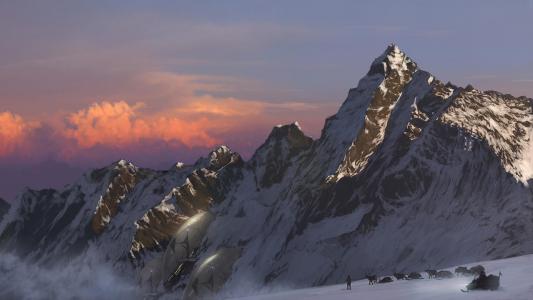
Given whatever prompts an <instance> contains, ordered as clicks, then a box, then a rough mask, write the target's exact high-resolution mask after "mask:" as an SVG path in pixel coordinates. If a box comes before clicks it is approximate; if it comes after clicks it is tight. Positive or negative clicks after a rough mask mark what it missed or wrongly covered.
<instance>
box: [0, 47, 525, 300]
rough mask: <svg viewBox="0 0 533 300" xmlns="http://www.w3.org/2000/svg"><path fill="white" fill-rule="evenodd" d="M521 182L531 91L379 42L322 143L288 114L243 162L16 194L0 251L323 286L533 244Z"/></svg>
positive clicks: (221, 281)
mask: <svg viewBox="0 0 533 300" xmlns="http://www.w3.org/2000/svg"><path fill="white" fill-rule="evenodd" d="M532 178H533V100H532V99H528V98H525V97H513V96H510V95H505V94H501V93H498V92H494V91H480V90H476V89H474V88H473V87H471V86H468V87H466V88H461V87H457V86H455V85H453V84H451V83H447V84H445V83H443V82H441V81H439V80H438V79H436V78H435V77H434V76H433V75H431V74H430V73H428V72H426V71H423V70H421V69H419V67H418V65H417V64H416V63H415V62H414V61H413V60H411V59H410V58H409V57H408V56H407V55H406V54H405V53H403V52H402V51H401V50H400V49H399V48H398V47H397V46H395V45H391V46H389V47H388V48H387V49H386V51H385V52H384V53H383V54H382V55H381V56H379V57H378V58H376V59H375V60H374V62H373V63H372V64H371V67H370V70H369V72H368V73H367V74H366V76H364V77H363V78H362V79H361V80H360V81H359V84H358V86H357V87H356V88H353V89H351V90H350V91H349V93H348V97H347V99H346V101H344V103H343V104H342V106H341V107H340V109H339V111H338V112H337V114H335V115H334V116H331V117H330V118H328V119H327V120H326V122H325V126H324V129H323V130H322V134H321V136H320V138H319V139H317V140H312V139H311V138H309V137H307V136H306V135H305V134H304V133H303V132H302V129H301V128H300V126H299V125H298V123H293V124H289V125H284V126H276V127H274V128H273V130H272V132H271V133H270V135H269V136H268V137H267V139H266V141H265V142H264V144H263V145H261V146H260V147H259V148H258V149H257V151H256V152H255V154H254V155H253V156H252V158H251V159H250V160H249V161H244V160H243V159H242V158H241V157H240V156H239V154H237V153H235V152H233V151H232V150H230V149H229V148H228V147H226V146H221V147H218V148H216V149H214V150H213V151H212V152H211V153H209V155H208V156H207V157H206V158H201V159H199V160H198V161H197V162H196V163H195V164H194V165H191V166H185V165H183V164H182V163H178V164H176V166H174V167H173V168H171V169H170V170H166V171H154V170H149V169H143V168H139V167H137V166H134V165H132V164H131V163H128V162H126V161H119V162H117V163H115V164H112V165H111V166H109V167H106V168H103V169H99V170H95V171H92V172H89V173H87V174H85V175H84V176H83V177H82V178H80V179H79V180H77V181H76V182H75V183H73V184H71V185H69V186H67V187H66V188H65V189H64V190H61V191H56V190H41V191H34V190H26V191H24V192H23V193H22V194H21V195H20V196H19V197H18V198H17V199H15V201H13V205H12V207H11V208H10V209H9V212H7V213H6V214H5V216H4V218H3V220H2V221H1V223H0V248H1V249H3V250H4V251H11V252H15V253H17V254H18V255H19V256H21V257H22V258H23V259H24V260H26V261H31V262H34V263H37V264H54V263H58V261H59V262H61V261H70V260H76V261H80V262H83V263H90V264H95V263H100V264H105V265H108V266H111V267H112V268H113V269H114V270H115V272H116V273H117V274H119V276H123V277H127V278H130V279H132V280H135V281H136V282H139V285H140V286H142V287H143V288H144V289H145V290H147V291H152V292H154V290H157V291H158V292H163V291H165V292H166V293H171V294H173V295H174V294H176V295H183V296H184V298H187V299H196V298H203V297H208V296H210V295H213V294H214V293H217V292H219V291H220V290H221V289H223V290H224V291H225V292H226V293H229V292H231V293H233V295H241V294H246V293H247V292H248V291H252V290H257V289H258V288H262V287H264V286H267V287H268V286H276V285H284V286H287V285H289V286H311V285H322V284H327V283H333V282H338V281H341V280H342V279H343V278H344V277H345V276H346V274H347V273H349V274H352V277H354V278H361V277H362V276H363V275H364V274H365V273H370V272H371V273H377V274H389V273H391V271H394V270H397V271H401V270H404V271H407V270H420V269H424V268H427V267H428V266H431V267H433V268H442V267H447V266H452V265H456V264H461V263H467V262H472V261H480V260H487V259H496V258H503V257H508V256H516V255H522V254H528V253H533V240H531V236H532V235H533V188H532V187H531V184H533V179H532ZM0 215H1V214H0Z"/></svg>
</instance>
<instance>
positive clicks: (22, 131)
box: [0, 112, 36, 156]
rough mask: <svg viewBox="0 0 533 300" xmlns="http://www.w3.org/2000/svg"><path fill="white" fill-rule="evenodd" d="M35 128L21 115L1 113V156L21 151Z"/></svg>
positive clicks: (33, 124) (34, 125)
mask: <svg viewBox="0 0 533 300" xmlns="http://www.w3.org/2000/svg"><path fill="white" fill-rule="evenodd" d="M35 127H36V124H35V123H31V122H27V121H25V120H24V119H23V118H22V117H21V116H19V115H16V114H13V113H11V112H2V113H0V156H5V155H7V154H11V153H13V152H15V151H17V150H21V148H23V147H24V146H25V143H26V140H27V138H28V135H29V134H30V133H31V131H32V130H33V129H34V128H35Z"/></svg>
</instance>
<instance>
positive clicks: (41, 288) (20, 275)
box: [0, 253, 142, 300]
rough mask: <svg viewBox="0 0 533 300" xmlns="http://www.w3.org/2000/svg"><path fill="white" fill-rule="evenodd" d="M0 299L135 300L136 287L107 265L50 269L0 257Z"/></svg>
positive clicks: (83, 265)
mask: <svg viewBox="0 0 533 300" xmlns="http://www.w3.org/2000/svg"><path fill="white" fill-rule="evenodd" d="M0 273H1V274H2V276H0V299H21V300H30V299H80V300H85V299H87V300H89V299H137V298H140V297H141V295H142V294H141V293H140V290H139V288H138V287H137V286H136V285H135V283H133V282H128V281H126V279H124V278H123V277H119V276H118V275H116V274H114V272H113V270H112V269H111V268H110V267H109V266H105V265H103V264H99V265H94V264H86V263H69V264H67V265H56V266H53V267H50V268H47V267H40V266H37V265H34V264H32V263H29V262H26V261H22V260H20V259H19V258H18V257H17V256H15V255H12V254H6V253H2V254H1V255H0Z"/></svg>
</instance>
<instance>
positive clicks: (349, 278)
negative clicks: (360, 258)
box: [346, 275, 352, 290]
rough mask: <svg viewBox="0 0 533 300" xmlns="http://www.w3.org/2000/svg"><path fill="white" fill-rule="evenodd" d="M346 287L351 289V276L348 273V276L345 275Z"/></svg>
mask: <svg viewBox="0 0 533 300" xmlns="http://www.w3.org/2000/svg"><path fill="white" fill-rule="evenodd" d="M346 289H347V290H351V289H352V277H350V275H348V277H346Z"/></svg>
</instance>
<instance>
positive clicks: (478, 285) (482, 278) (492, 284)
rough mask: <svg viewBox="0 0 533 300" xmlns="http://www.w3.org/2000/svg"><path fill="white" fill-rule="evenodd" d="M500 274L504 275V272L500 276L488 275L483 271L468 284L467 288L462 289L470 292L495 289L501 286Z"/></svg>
mask: <svg viewBox="0 0 533 300" xmlns="http://www.w3.org/2000/svg"><path fill="white" fill-rule="evenodd" d="M500 276H502V273H501V272H500V274H499V275H498V276H496V275H492V274H491V275H489V276H486V275H485V272H481V274H479V277H477V278H475V279H474V280H472V282H470V283H469V284H468V285H467V286H466V290H461V291H463V292H468V291H471V290H491V291H495V290H497V289H498V288H499V287H500Z"/></svg>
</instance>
